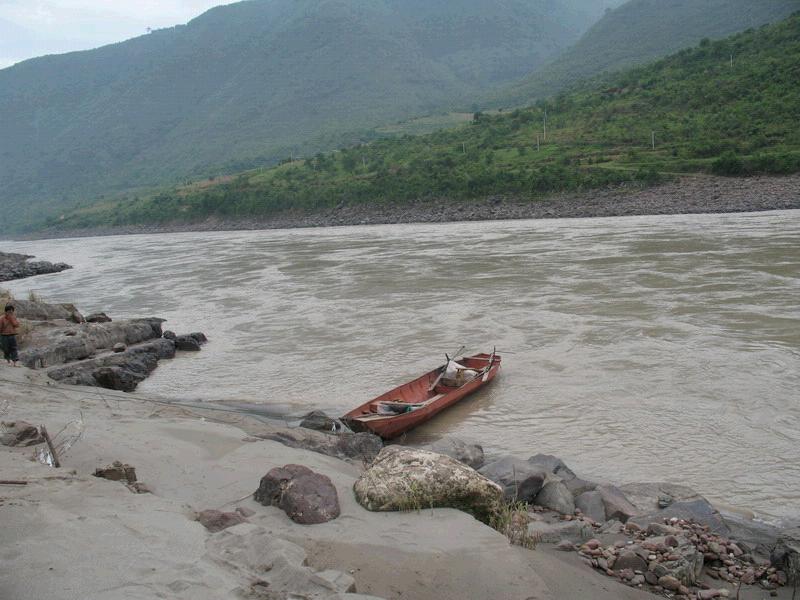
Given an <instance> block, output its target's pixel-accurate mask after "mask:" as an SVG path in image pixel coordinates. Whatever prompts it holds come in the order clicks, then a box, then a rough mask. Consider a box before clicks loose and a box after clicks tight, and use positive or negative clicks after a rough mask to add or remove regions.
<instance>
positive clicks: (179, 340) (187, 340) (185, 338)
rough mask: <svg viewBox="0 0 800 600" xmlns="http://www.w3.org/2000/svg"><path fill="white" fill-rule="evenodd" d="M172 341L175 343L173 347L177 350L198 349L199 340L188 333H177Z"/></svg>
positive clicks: (192, 350) (190, 350)
mask: <svg viewBox="0 0 800 600" xmlns="http://www.w3.org/2000/svg"><path fill="white" fill-rule="evenodd" d="M173 342H174V343H175V348H176V349H178V350H187V351H189V352H199V351H200V342H198V341H197V340H196V339H194V338H193V337H192V336H190V335H179V336H177V337H176V338H175V339H174V340H173Z"/></svg>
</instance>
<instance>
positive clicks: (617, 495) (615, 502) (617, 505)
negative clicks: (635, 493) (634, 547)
mask: <svg viewBox="0 0 800 600" xmlns="http://www.w3.org/2000/svg"><path fill="white" fill-rule="evenodd" d="M597 491H598V492H599V493H600V497H601V498H602V499H603V506H605V509H606V519H616V520H618V521H621V522H622V523H626V522H627V521H628V519H630V518H631V517H633V516H634V515H636V514H638V512H639V511H638V510H637V508H636V507H635V506H634V505H633V504H631V503H630V502H629V501H628V499H627V498H626V497H625V494H624V493H622V491H621V490H620V489H619V488H618V487H615V486H613V485H599V486H597ZM651 520H652V519H651ZM649 522H650V521H648V523H649ZM645 526H646V525H645Z"/></svg>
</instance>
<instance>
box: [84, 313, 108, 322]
mask: <svg viewBox="0 0 800 600" xmlns="http://www.w3.org/2000/svg"><path fill="white" fill-rule="evenodd" d="M86 322H87V323H111V317H109V316H108V315H107V314H106V313H104V312H97V313H92V314H90V315H89V316H87V317H86Z"/></svg>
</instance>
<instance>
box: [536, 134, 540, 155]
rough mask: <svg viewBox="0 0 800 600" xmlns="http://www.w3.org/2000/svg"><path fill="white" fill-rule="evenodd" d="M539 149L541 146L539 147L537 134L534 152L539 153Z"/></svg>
mask: <svg viewBox="0 0 800 600" xmlns="http://www.w3.org/2000/svg"><path fill="white" fill-rule="evenodd" d="M540 147H541V146H540V145H539V134H538V133H537V134H536V151H537V152H538V151H539V148H540Z"/></svg>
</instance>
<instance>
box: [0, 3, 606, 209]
mask: <svg viewBox="0 0 800 600" xmlns="http://www.w3.org/2000/svg"><path fill="white" fill-rule="evenodd" d="M605 1H606V3H607V1H608V0H605ZM603 2H604V0H497V1H495V2H491V3H488V2H485V1H484V0H249V1H245V2H239V3H237V4H232V5H227V6H222V7H217V8H215V9H212V10H210V11H208V12H206V13H205V14H203V15H201V16H200V17H198V18H196V19H194V20H193V21H191V22H190V23H188V24H187V25H185V26H179V27H175V28H170V29H164V30H158V31H155V32H153V33H151V34H149V35H146V36H142V37H138V38H135V39H131V40H128V41H126V42H123V43H119V44H114V45H110V46H106V47H103V48H99V49H97V50H92V51H87V52H75V53H70V54H65V55H58V56H47V57H42V58H38V59H33V60H29V61H25V62H23V63H20V64H17V65H14V66H12V67H10V68H7V69H3V70H0V123H2V124H3V131H2V135H0V180H2V181H3V186H2V187H1V188H0V202H2V203H3V204H4V205H7V206H11V207H12V208H13V209H14V211H15V214H17V215H18V216H19V218H20V219H23V220H24V219H26V218H29V217H30V216H32V215H38V214H40V213H41V211H42V210H43V209H47V208H50V207H54V206H64V205H65V204H68V202H69V201H70V200H71V199H74V198H77V197H80V196H86V195H91V194H98V193H106V194H108V193H114V192H115V191H119V190H125V189H132V188H136V187H139V186H150V185H152V184H164V183H173V182H178V181H183V180H186V179H187V178H188V177H196V176H199V175H209V174H220V173H225V172H231V171H235V170H242V169H244V168H249V167H252V166H256V165H263V164H270V163H271V164H274V163H275V162H277V160H278V159H280V158H283V157H285V156H289V154H290V153H294V154H295V155H296V154H297V153H309V152H312V151H317V150H319V149H323V148H334V147H336V146H338V145H340V144H342V143H352V142H353V141H356V140H358V139H359V137H360V135H361V134H359V133H358V132H359V131H366V130H369V129H370V128H372V127H374V126H376V125H379V124H384V123H387V122H389V121H392V120H396V119H401V118H406V117H408V116H412V115H415V114H420V113H425V112H429V111H432V110H441V109H443V108H445V107H447V106H449V105H451V104H454V103H456V102H458V103H462V102H463V101H464V99H465V98H471V97H473V96H474V95H475V94H477V93H479V92H481V91H485V90H488V89H490V88H492V87H494V86H497V85H500V84H503V83H506V82H509V81H511V80H514V79H517V78H519V77H520V76H522V75H523V74H524V73H526V72H527V71H529V70H530V69H531V68H532V67H536V66H537V65H539V64H543V63H544V62H546V61H547V60H549V59H551V58H552V57H553V56H554V55H555V54H556V53H557V52H558V51H560V50H562V49H563V48H565V47H566V46H568V45H569V44H571V43H573V42H574V41H575V40H576V39H578V37H579V36H580V34H581V33H582V32H583V31H585V30H586V29H587V28H588V27H589V26H590V25H591V23H592V19H593V18H594V13H595V12H596V8H597V5H598V4H602V3H603ZM353 131H355V132H356V133H350V134H347V135H346V133H347V132H353Z"/></svg>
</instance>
